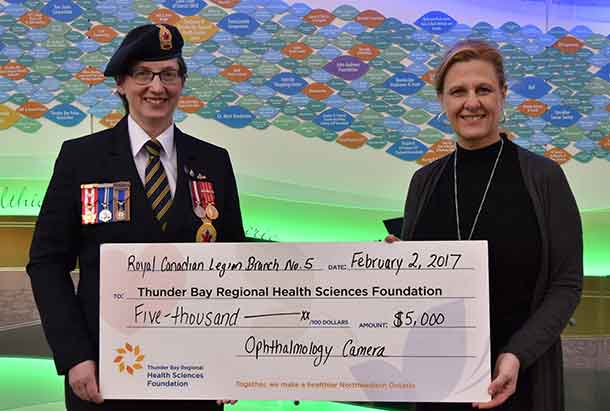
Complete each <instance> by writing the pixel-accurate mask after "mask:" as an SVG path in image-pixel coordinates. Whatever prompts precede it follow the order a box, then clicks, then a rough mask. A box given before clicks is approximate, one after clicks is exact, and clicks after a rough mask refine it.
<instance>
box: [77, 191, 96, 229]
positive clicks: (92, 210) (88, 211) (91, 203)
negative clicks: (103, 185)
mask: <svg viewBox="0 0 610 411" xmlns="http://www.w3.org/2000/svg"><path fill="white" fill-rule="evenodd" d="M80 192H81V205H82V208H81V222H82V224H95V223H96V222H97V184H82V185H81V186H80Z"/></svg>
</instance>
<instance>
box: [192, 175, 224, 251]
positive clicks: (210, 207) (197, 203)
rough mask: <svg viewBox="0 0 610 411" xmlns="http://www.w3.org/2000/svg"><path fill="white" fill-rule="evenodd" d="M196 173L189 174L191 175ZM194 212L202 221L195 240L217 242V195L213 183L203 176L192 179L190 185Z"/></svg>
mask: <svg viewBox="0 0 610 411" xmlns="http://www.w3.org/2000/svg"><path fill="white" fill-rule="evenodd" d="M193 174H194V173H192V171H191V172H189V175H191V176H192V175H193ZM189 189H190V192H191V200H192V206H193V212H194V213H195V215H196V216H197V217H199V218H200V219H201V226H200V227H199V229H197V233H196V234H195V240H196V241H198V242H214V241H216V237H217V232H216V228H215V227H214V224H213V222H214V220H216V219H218V217H219V214H220V213H219V212H218V208H216V204H215V203H216V195H215V193H214V186H213V185H212V183H211V182H210V181H208V180H206V178H205V177H204V176H202V175H201V174H197V178H196V179H192V180H191V181H190V184H189Z"/></svg>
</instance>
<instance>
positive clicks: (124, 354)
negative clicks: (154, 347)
mask: <svg viewBox="0 0 610 411" xmlns="http://www.w3.org/2000/svg"><path fill="white" fill-rule="evenodd" d="M115 351H116V352H117V353H118V355H117V356H116V357H115V358H114V363H115V364H117V365H118V366H119V372H123V371H127V373H128V374H129V375H133V373H134V370H139V369H141V368H142V364H141V363H142V361H144V354H142V350H141V349H140V346H139V345H136V346H135V347H133V346H132V345H131V344H129V343H125V345H124V346H123V347H121V348H117V349H116V350H115Z"/></svg>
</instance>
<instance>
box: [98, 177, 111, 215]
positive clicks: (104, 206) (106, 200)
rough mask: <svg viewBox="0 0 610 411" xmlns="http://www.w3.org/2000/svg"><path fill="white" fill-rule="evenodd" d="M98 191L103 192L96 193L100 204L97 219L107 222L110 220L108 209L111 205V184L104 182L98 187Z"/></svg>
mask: <svg viewBox="0 0 610 411" xmlns="http://www.w3.org/2000/svg"><path fill="white" fill-rule="evenodd" d="M99 191H102V192H103V195H99V194H98V197H99V199H100V206H101V207H100V208H101V211H100V215H99V220H100V221H101V222H102V223H108V222H110V221H112V211H110V207H111V206H112V185H111V184H104V185H102V186H101V187H99V188H98V193H99Z"/></svg>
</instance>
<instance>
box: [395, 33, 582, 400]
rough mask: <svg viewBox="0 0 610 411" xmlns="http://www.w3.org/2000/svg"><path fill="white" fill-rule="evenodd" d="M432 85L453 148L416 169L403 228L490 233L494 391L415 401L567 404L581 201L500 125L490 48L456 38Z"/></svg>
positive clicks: (406, 232) (498, 64) (500, 73)
mask: <svg viewBox="0 0 610 411" xmlns="http://www.w3.org/2000/svg"><path fill="white" fill-rule="evenodd" d="M436 90H437V94H438V97H439V100H440V102H441V104H442V106H443V108H444V110H445V112H446V113H447V117H448V119H449V122H450V123H451V125H452V127H453V130H454V131H455V133H456V134H457V137H458V142H457V149H456V151H455V152H454V153H453V154H452V155H450V156H446V157H444V158H442V159H439V160H437V161H435V162H433V163H431V164H429V165H428V166H426V167H423V168H422V169H420V170H418V171H417V172H416V173H415V175H414V176H413V179H412V180H411V183H410V186H409V193H408V195H407V202H406V206H405V220H404V224H403V232H402V239H403V240H419V241H424V240H430V241H435V240H470V239H472V240H487V241H488V246H489V280H490V281H489V282H490V293H489V297H490V318H491V330H490V331H491V348H492V361H493V364H492V370H493V376H492V382H491V384H490V386H489V393H490V394H491V397H492V400H491V401H490V402H488V403H479V404H431V403H425V404H424V403H420V404H418V406H417V409H418V410H425V411H432V410H435V411H436V410H452V411H457V410H469V409H472V407H473V406H474V407H478V408H494V409H497V410H510V411H534V410H535V411H562V410H563V409H564V404H563V382H562V373H563V370H562V363H561V342H560V333H561V331H562V330H563V328H564V327H565V325H566V323H567V322H568V320H569V318H570V316H571V315H572V313H573V311H574V309H575V307H576V305H577V304H578V301H579V298H580V292H581V284H582V233H581V225H580V217H579V214H578V209H577V207H576V202H575V201H574V197H573V195H572V192H571V191H570V188H569V186H568V183H567V181H566V179H565V176H564V174H563V172H562V170H561V168H560V167H559V166H558V165H557V164H555V163H554V162H552V161H551V160H548V159H546V158H544V157H540V156H537V155H535V154H533V153H530V152H528V151H526V150H524V149H522V148H520V147H518V146H516V145H515V144H513V143H512V142H511V141H510V140H509V139H508V138H507V136H506V135H505V134H503V133H501V132H500V121H501V117H502V112H503V106H504V98H505V97H506V92H507V85H506V79H505V75H504V69H503V64H502V57H501V55H500V53H499V52H498V51H497V50H496V49H495V48H493V47H491V46H490V45H489V44H487V43H485V42H483V41H477V40H467V41H464V42H460V43H458V44H456V45H455V46H454V47H453V48H452V49H451V50H449V51H448V52H447V53H446V55H445V57H444V59H443V61H442V63H441V65H440V67H439V69H438V71H437V74H436ZM393 240H395V238H394V239H393V238H388V239H387V241H389V242H391V241H393ZM439 372H442V370H439Z"/></svg>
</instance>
